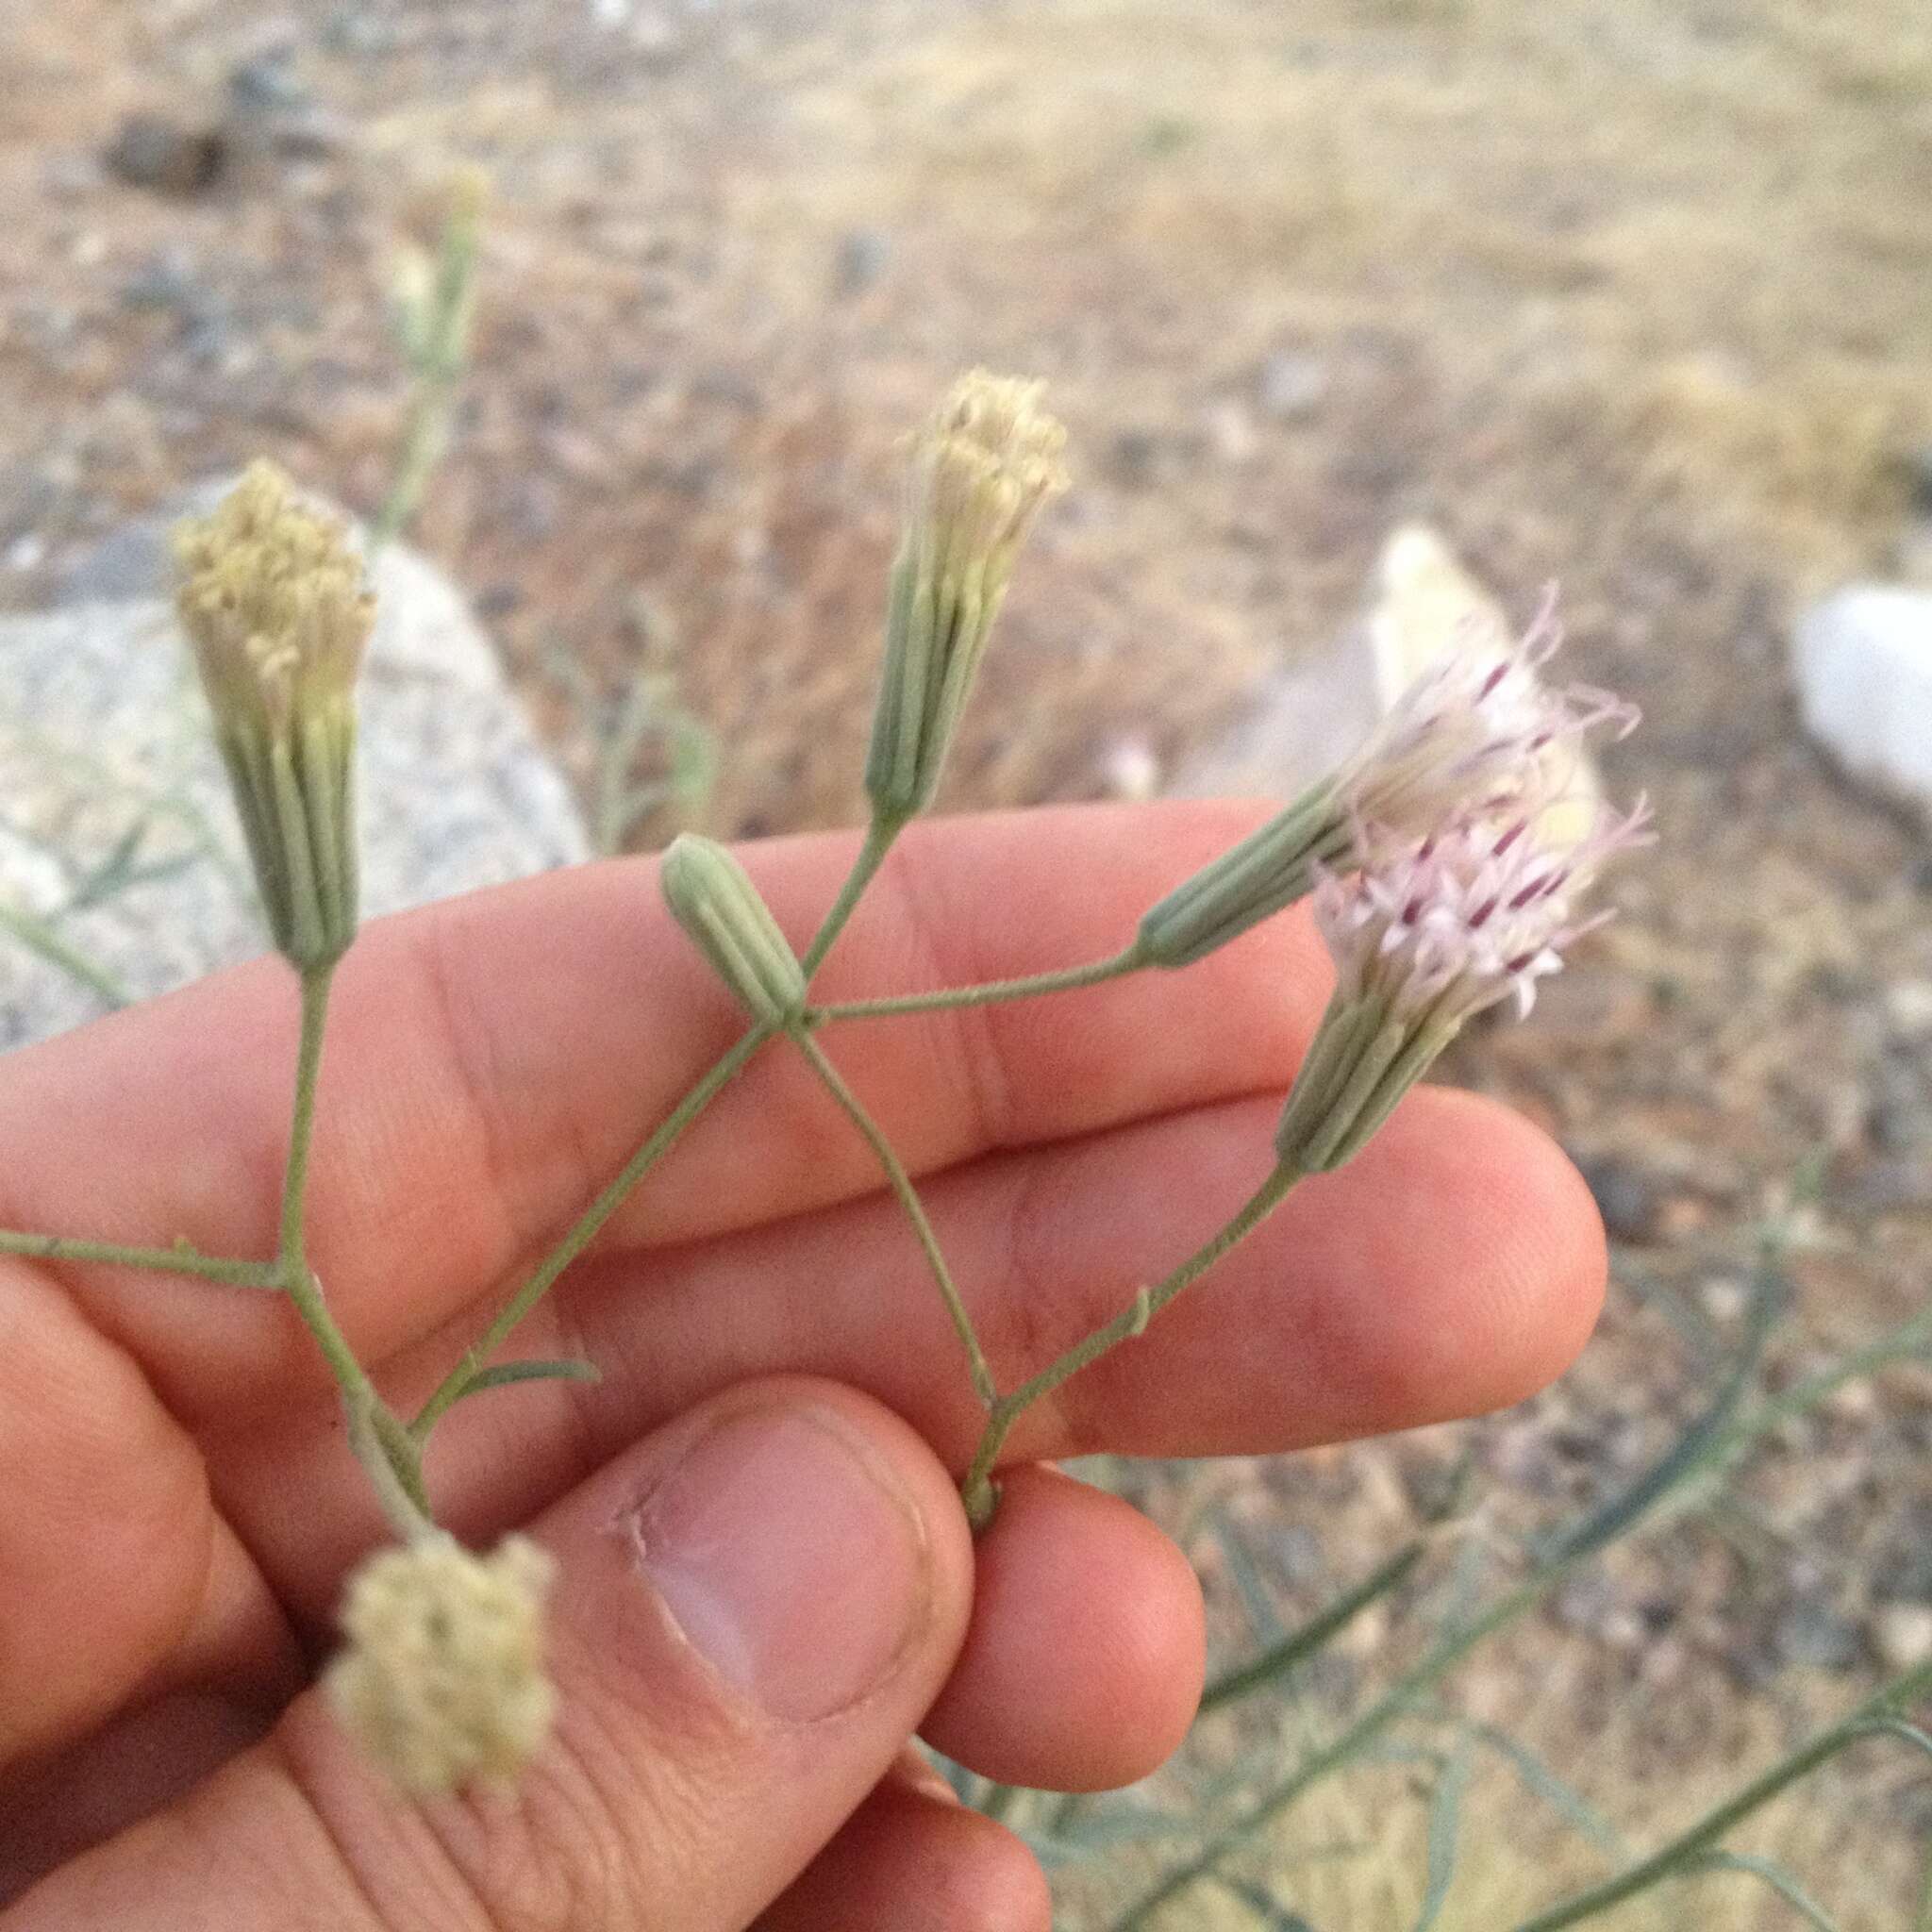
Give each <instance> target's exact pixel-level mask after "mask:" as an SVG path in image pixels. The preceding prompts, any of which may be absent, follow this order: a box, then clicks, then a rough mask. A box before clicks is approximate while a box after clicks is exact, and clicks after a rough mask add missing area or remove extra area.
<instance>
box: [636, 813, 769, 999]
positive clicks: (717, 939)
mask: <svg viewBox="0 0 1932 1932" xmlns="http://www.w3.org/2000/svg"><path fill="white" fill-rule="evenodd" d="M658 889H659V891H662V892H663V894H664V903H665V905H667V906H668V907H670V908H671V913H672V917H673V918H675V920H676V921H677V923H678V924H679V925H681V926H683V928H684V929H685V931H686V932H687V933H689V934H690V935H691V940H692V941H693V943H695V945H696V946H697V949H698V950H699V952H701V953H702V954H703V955H704V956H705V958H707V959H708V960H709V961H710V962H711V966H712V968H713V970H714V971H715V972H716V973H717V974H718V977H719V978H720V979H722V980H723V981H724V984H725V985H726V986H728V987H729V988H730V989H731V991H733V992H734V993H735V994H737V996H738V997H739V999H740V1000H741V1001H742V1002H743V1003H744V1005H745V1007H746V1008H748V1009H749V1011H750V1013H751V1016H752V1018H753V1019H755V1020H758V1021H760V1022H762V1023H763V1024H765V1025H767V1026H786V1025H789V1024H791V1022H792V1021H794V1020H796V1019H797V1017H798V1015H799V1013H800V1012H801V1011H802V1010H803V1009H804V1007H805V974H804V971H803V970H802V969H801V967H800V966H799V963H798V956H797V954H795V953H794V952H793V951H792V950H791V946H790V945H789V944H788V943H787V941H786V939H785V935H784V934H783V933H782V932H780V931H779V930H778V922H777V921H776V920H775V919H774V918H773V917H772V913H771V908H769V907H768V906H767V905H766V904H765V902H764V901H763V900H762V899H761V898H759V897H758V888H757V887H756V886H755V885H753V884H752V882H751V880H750V879H749V878H748V877H747V876H746V874H745V870H744V868H743V867H742V866H741V865H740V864H739V862H738V861H737V859H735V858H732V856H731V855H730V853H728V852H727V851H725V849H724V846H722V845H720V844H719V843H718V842H717V841H715V840H712V839H701V838H699V837H698V836H697V835H696V834H695V833H692V832H686V833H684V834H683V835H682V836H680V837H679V838H676V839H674V840H673V841H672V842H671V845H670V847H669V849H668V850H667V851H666V852H665V854H664V857H663V858H662V860H661V861H660V862H659V865H658Z"/></svg>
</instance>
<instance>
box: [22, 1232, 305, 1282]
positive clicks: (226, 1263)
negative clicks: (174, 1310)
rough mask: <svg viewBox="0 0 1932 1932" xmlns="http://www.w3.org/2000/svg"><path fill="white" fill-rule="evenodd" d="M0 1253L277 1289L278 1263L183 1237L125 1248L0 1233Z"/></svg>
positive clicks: (107, 1243)
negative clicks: (205, 1249)
mask: <svg viewBox="0 0 1932 1932" xmlns="http://www.w3.org/2000/svg"><path fill="white" fill-rule="evenodd" d="M0 1254H5V1255H25V1256H28V1257H31V1258H32V1259H34V1260H36V1261H103V1262H107V1263H108V1264H110V1265H112V1266H114V1267H120V1268H151V1269H153V1270H154V1271H155V1272H156V1273H157V1274H195V1275H199V1276H200V1277H201V1278H202V1279H203V1280H205V1281H220V1282H225V1283H226V1284H227V1285H228V1286H229V1287H231V1288H265V1289H270V1290H275V1289H279V1288H280V1287H281V1286H282V1272H281V1268H280V1265H279V1264H278V1263H276V1262H275V1261H241V1260H231V1259H229V1258H228V1257H225V1256H223V1255H204V1254H203V1253H202V1252H201V1250H200V1249H199V1248H193V1247H190V1246H189V1245H188V1243H187V1242H186V1241H183V1242H182V1243H181V1244H180V1245H179V1246H177V1247H172V1248H128V1247H123V1246H121V1245H120V1244H119V1243H118V1242H115V1241H74V1240H71V1239H70V1238H69V1237H68V1236H66V1235H64V1234H16V1233H13V1232H11V1231H8V1232H5V1233H0Z"/></svg>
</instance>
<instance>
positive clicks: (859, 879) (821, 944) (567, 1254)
mask: <svg viewBox="0 0 1932 1932" xmlns="http://www.w3.org/2000/svg"><path fill="white" fill-rule="evenodd" d="M900 828H901V827H900V824H894V823H890V822H886V821H881V820H874V822H873V824H872V826H871V828H870V830H868V832H867V833H866V837H865V843H864V844H863V845H862V846H861V847H860V849H859V853H858V858H857V859H856V860H855V861H854V863H853V867H852V870H851V872H850V873H849V874H847V876H846V879H845V883H844V885H843V886H841V888H840V891H839V896H838V897H837V898H836V899H835V900H834V901H833V902H832V908H831V910H830V911H829V912H827V913H826V914H825V917H824V922H823V924H821V925H820V927H819V929H818V932H817V934H816V935H815V936H814V937H813V939H812V942H811V944H810V945H809V946H808V948H807V949H806V953H805V957H804V958H803V959H802V960H801V961H800V964H801V965H802V966H803V967H804V969H805V973H806V976H807V977H808V978H809V977H810V975H811V974H812V972H813V971H814V969H815V968H816V967H817V965H818V963H819V962H820V961H821V960H823V959H824V957H825V955H826V954H827V953H829V952H830V951H831V949H832V943H833V941H835V940H836V939H837V938H838V937H839V935H840V933H841V932H842V931H843V930H844V928H845V924H846V922H847V921H848V920H849V919H850V918H851V917H852V915H853V913H854V912H855V911H856V910H857V909H858V902H859V899H860V898H861V897H862V896H863V894H864V891H865V889H866V887H867V886H868V885H870V884H871V883H872V880H873V879H874V876H875V875H876V874H877V872H878V869H879V867H880V866H881V865H883V864H884V863H885V858H886V854H887V853H888V852H889V851H891V845H892V841H893V840H894V839H895V838H897V837H898V835H899V831H900ZM771 1038H772V1030H771V1028H769V1027H766V1026H754V1027H753V1028H752V1029H751V1030H750V1031H749V1032H748V1033H746V1034H745V1035H744V1036H743V1038H742V1039H741V1040H740V1041H739V1042H738V1044H737V1045H736V1046H734V1047H733V1048H732V1049H731V1050H730V1052H728V1053H727V1054H725V1055H724V1057H723V1058H721V1059H719V1060H717V1061H715V1062H714V1063H713V1065H712V1066H711V1068H710V1070H709V1071H708V1073H705V1074H701V1075H700V1076H699V1078H698V1080H697V1083H696V1085H694V1086H693V1087H692V1088H691V1090H690V1091H688V1092H687V1093H686V1094H685V1096H684V1098H683V1099H682V1100H680V1101H679V1102H678V1103H677V1105H676V1107H675V1108H673V1109H672V1110H671V1112H670V1113H669V1114H668V1115H667V1116H666V1117H665V1119H664V1120H663V1121H662V1122H661V1123H660V1124H658V1126H657V1127H656V1128H655V1129H654V1130H653V1131H652V1133H651V1135H650V1137H649V1138H648V1139H647V1140H646V1141H644V1143H643V1144H642V1145H641V1147H640V1148H639V1149H638V1150H637V1152H636V1153H635V1154H633V1155H632V1156H631V1158H629V1159H628V1160H627V1161H625V1164H624V1167H623V1169H622V1171H621V1172H620V1173H619V1174H617V1176H616V1178H615V1179H614V1180H612V1181H611V1182H610V1183H609V1184H608V1186H607V1187H606V1188H605V1189H604V1191H602V1192H601V1193H600V1194H599V1195H598V1196H597V1198H596V1199H595V1200H594V1201H592V1202H591V1205H590V1206H589V1207H588V1208H585V1210H584V1211H583V1213H582V1214H581V1215H579V1216H578V1217H577V1219H576V1220H575V1222H574V1223H573V1224H571V1227H570V1229H569V1231H568V1232H567V1233H566V1234H565V1235H564V1237H563V1239H562V1240H561V1241H558V1244H557V1246H556V1247H554V1248H553V1249H552V1250H551V1251H550V1253H549V1254H548V1255H547V1256H546V1257H544V1258H543V1260H542V1261H541V1262H540V1263H539V1264H538V1267H537V1269H536V1272H535V1273H534V1274H531V1275H530V1276H529V1278H528V1279H527V1280H526V1281H525V1283H524V1285H523V1286H522V1287H521V1288H520V1289H518V1290H517V1291H516V1293H515V1294H514V1295H512V1296H511V1297H510V1299H509V1301H508V1303H507V1304H506V1305H505V1307H504V1308H503V1309H502V1311H501V1312H500V1313H499V1314H498V1316H497V1317H496V1319H495V1321H493V1322H492V1323H491V1324H490V1326H489V1328H488V1329H486V1330H485V1331H484V1333H483V1335H482V1336H481V1337H480V1338H479V1339H478V1340H477V1341H475V1343H474V1344H473V1345H472V1346H471V1347H470V1348H469V1349H468V1350H467V1351H466V1352H465V1353H464V1356H463V1358H462V1360H461V1361H459V1362H458V1364H457V1365H456V1367H455V1368H454V1369H452V1370H451V1371H450V1372H449V1374H447V1375H446V1376H444V1377H443V1379H442V1382H441V1385H440V1386H439V1387H438V1388H437V1390H436V1391H435V1392H434V1393H433V1394H432V1395H431V1396H430V1398H429V1400H428V1401H427V1402H425V1404H424V1405H423V1407H422V1408H421V1410H420V1411H419V1412H418V1413H417V1415H416V1418H415V1420H414V1421H413V1422H411V1423H410V1424H409V1425H408V1434H409V1437H410V1439H411V1440H412V1441H415V1442H416V1443H418V1444H421V1443H422V1442H424V1441H426V1440H427V1439H428V1435H429V1432H430V1430H431V1429H433V1428H434V1427H435V1426H436V1424H437V1423H438V1422H439V1421H440V1420H441V1417H442V1416H443V1415H444V1414H445V1413H446V1412H447V1411H448V1409H449V1407H450V1405H451V1404H452V1403H454V1402H456V1401H458V1399H459V1398H460V1397H461V1396H462V1394H463V1393H464V1391H466V1390H468V1389H469V1387H470V1385H471V1383H472V1382H473V1381H474V1380H475V1377H476V1375H477V1374H479V1373H480V1372H481V1370H482V1369H483V1368H484V1367H485V1366H486V1365H487V1363H488V1362H489V1359H490V1357H491V1356H492V1355H493V1354H494V1353H495V1352H496V1351H497V1349H499V1348H500V1347H502V1345H503V1344H504V1342H505V1341H508V1339H509V1336H510V1332H511V1331H512V1330H513V1329H514V1328H515V1327H516V1325H517V1324H518V1323H519V1322H521V1321H522V1320H523V1319H524V1317H525V1315H527V1314H528V1313H529V1312H530V1310H531V1309H532V1308H534V1307H536V1306H537V1304H538V1303H539V1302H540V1301H541V1300H542V1298H543V1297H544V1295H545V1294H547V1293H548V1292H549V1291H550V1289H551V1287H552V1286H553V1285H554V1284H555V1282H556V1281H557V1278H558V1275H560V1274H562V1273H563V1271H564V1270H565V1269H566V1268H568V1267H569V1266H570V1264H571V1263H572V1262H573V1261H575V1259H576V1257H578V1256H579V1255H581V1254H582V1253H583V1251H584V1250H585V1249H586V1248H587V1247H589V1246H590V1244H591V1241H593V1240H595V1239H596V1236H597V1234H598V1232H599V1230H600V1229H601V1228H602V1227H603V1225H604V1224H605V1223H606V1222H607V1221H608V1220H609V1219H610V1217H611V1216H612V1215H613V1214H614V1213H616V1212H617V1210H618V1208H620V1207H622V1206H623V1205H624V1202H625V1198H626V1197H627V1196H628V1195H629V1193H630V1191H631V1190H632V1189H633V1188H635V1187H636V1186H637V1185H638V1183H639V1182H640V1181H641V1180H642V1179H643V1177H644V1176H645V1174H648V1173H649V1172H650V1171H651V1169H652V1168H653V1167H655V1166H656V1165H657V1164H658V1161H659V1160H661V1159H662V1158H664V1156H665V1155H667V1154H669V1153H670V1152H671V1150H672V1148H673V1147H675V1145H676V1144H677V1142H678V1141H679V1140H681V1139H682V1138H683V1136H684V1134H685V1132H686V1131H687V1130H688V1129H689V1128H690V1127H691V1124H692V1123H693V1122H694V1121H696V1119H697V1118H698V1116H699V1115H700V1114H701V1113H703V1112H704V1110H705V1109H706V1108H708V1106H709V1105H710V1104H711V1102H712V1101H713V1100H715V1099H716V1098H717V1097H718V1095H719V1094H720V1093H722V1092H723V1091H724V1089H725V1088H726V1087H728V1086H729V1085H730V1084H731V1082H732V1081H733V1080H734V1079H736V1078H737V1077H738V1075H739V1074H740V1073H741V1072H742V1071H743V1069H744V1068H745V1067H746V1066H747V1065H748V1064H749V1063H750V1061H751V1059H752V1058H753V1056H754V1055H755V1054H757V1052H758V1049H759V1048H760V1047H761V1046H763V1045H764V1043H765V1042H766V1041H768V1040H769V1039H771Z"/></svg>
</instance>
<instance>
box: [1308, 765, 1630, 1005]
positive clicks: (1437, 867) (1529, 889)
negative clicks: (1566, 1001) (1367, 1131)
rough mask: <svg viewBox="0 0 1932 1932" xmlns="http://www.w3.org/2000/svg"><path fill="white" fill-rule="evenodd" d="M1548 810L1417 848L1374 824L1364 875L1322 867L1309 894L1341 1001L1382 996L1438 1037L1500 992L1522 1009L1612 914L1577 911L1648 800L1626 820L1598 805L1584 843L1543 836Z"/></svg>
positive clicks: (1538, 804)
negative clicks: (1435, 1031)
mask: <svg viewBox="0 0 1932 1932" xmlns="http://www.w3.org/2000/svg"><path fill="white" fill-rule="evenodd" d="M1553 802H1554V801H1552V800H1550V799H1549V798H1548V797H1547V796H1546V795H1545V794H1543V793H1541V791H1538V792H1532V793H1529V794H1526V795H1524V796H1523V797H1521V798H1519V799H1518V800H1516V801H1515V802H1514V806H1513V808H1512V809H1510V810H1508V811H1507V812H1479V813H1471V814H1465V815H1464V816H1462V817H1460V818H1457V819H1455V820H1453V821H1452V822H1451V823H1450V824H1448V825H1447V826H1446V827H1445V828H1444V829H1442V830H1441V831H1439V832H1435V833H1433V834H1431V835H1430V836H1428V837H1426V838H1424V839H1423V840H1422V841H1419V842H1417V841H1409V840H1406V839H1402V838H1399V837H1396V836H1392V835H1391V834H1390V833H1387V832H1384V831H1382V830H1380V829H1379V828H1374V827H1371V828H1368V829H1366V830H1365V831H1364V832H1363V834H1362V835H1361V836H1360V838H1359V840H1358V843H1359V844H1360V846H1361V847H1362V852H1363V860H1362V869H1361V871H1360V872H1358V873H1356V874H1349V875H1346V876H1343V875H1341V874H1335V873H1332V872H1324V874H1323V876H1322V878H1321V880H1320V883H1319V884H1318V885H1317V887H1316V889H1315V919H1316V923H1317V924H1318V925H1319V926H1320V927H1321V929H1322V935H1323V937H1324V939H1325V940H1326V941H1327V942H1328V949H1329V951H1330V952H1331V953H1332V954H1333V955H1334V957H1335V963H1336V968H1337V970H1338V972H1339V974H1341V984H1340V986H1339V987H1338V989H1337V998H1338V1000H1340V1001H1347V1000H1351V999H1353V1000H1368V999H1380V1000H1383V1001H1386V1002H1387V1003H1388V1005H1389V1007H1390V1008H1391V1010H1392V1011H1393V1012H1394V1013H1395V1014H1396V1015H1397V1016H1399V1017H1400V1018H1402V1019H1404V1020H1408V1021H1424V1022H1426V1023H1427V1024H1428V1025H1429V1026H1430V1027H1431V1029H1432V1030H1433V1029H1435V1028H1438V1027H1442V1028H1448V1029H1451V1030H1453V1029H1454V1028H1455V1027H1456V1026H1457V1025H1459V1024H1461V1023H1462V1022H1463V1021H1464V1020H1466V1019H1468V1018H1469V1017H1470V1015H1471V1014H1473V1013H1476V1012H1480V1011H1481V1010H1482V1008H1485V1007H1489V1006H1492V1005H1494V1004H1495V1003H1496V1002H1497V1001H1498V1000H1501V999H1504V998H1506V997H1511V996H1513V997H1514V999H1515V1001H1516V1008H1517V1013H1518V1016H1519V1017H1521V1016H1522V1015H1523V1014H1524V1013H1527V1012H1528V1011H1529V1009H1530V1007H1531V1006H1532V1005H1533V1004H1534V1002H1535V998H1536V982H1537V981H1538V980H1539V979H1541V978H1542V977H1543V976H1544V975H1545V974H1551V973H1555V972H1556V971H1557V969H1558V968H1559V967H1560V966H1561V965H1562V963H1563V958H1562V956H1563V952H1564V950H1565V948H1566V947H1568V946H1569V945H1571V944H1572V943H1574V941H1576V940H1577V939H1578V938H1580V937H1581V936H1582V935H1583V934H1584V933H1586V932H1588V931H1590V930H1591V928H1592V927H1594V926H1597V925H1600V924H1603V922H1604V921H1605V920H1607V919H1608V918H1609V917H1610V914H1609V913H1608V912H1599V913H1596V914H1595V915H1593V916H1590V917H1583V916H1580V915H1579V912H1578V909H1577V908H1578V905H1579V902H1580V901H1581V900H1582V899H1583V897H1584V896H1585V894H1586V892H1587V891H1588V889H1589V887H1590V885H1591V881H1592V880H1593V879H1594V878H1595V876H1596V874H1597V872H1598V871H1599V870H1600V869H1601V867H1602V865H1603V863H1604V861H1605V860H1606V859H1607V858H1609V857H1610V855H1611V854H1612V853H1614V852H1617V851H1619V850H1621V849H1622V848H1624V847H1625V846H1628V845H1631V844H1635V843H1639V842H1642V841H1645V840H1646V839H1647V836H1648V835H1647V832H1646V829H1645V828H1646V824H1647V821H1648V816H1649V814H1648V811H1647V809H1646V808H1645V807H1644V806H1643V804H1642V803H1641V801H1640V803H1639V804H1638V806H1637V807H1636V808H1635V809H1634V810H1633V811H1631V812H1630V813H1628V814H1627V815H1625V816H1621V817H1620V816H1618V815H1617V814H1616V813H1614V812H1611V811H1609V810H1608V809H1607V808H1602V807H1599V808H1597V809H1596V811H1595V813H1594V818H1593V823H1592V824H1591V825H1590V827H1589V829H1588V830H1587V831H1585V832H1584V834H1583V835H1582V836H1581V837H1580V838H1578V839H1576V840H1575V841H1568V842H1559V841H1554V840H1552V839H1551V838H1550V837H1549V835H1548V833H1547V831H1546V830H1544V829H1543V828H1544V826H1545V825H1546V824H1547V823H1548V821H1547V819H1546V817H1545V814H1546V813H1547V812H1548V810H1549V807H1550V805H1551V804H1552V803H1553Z"/></svg>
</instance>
